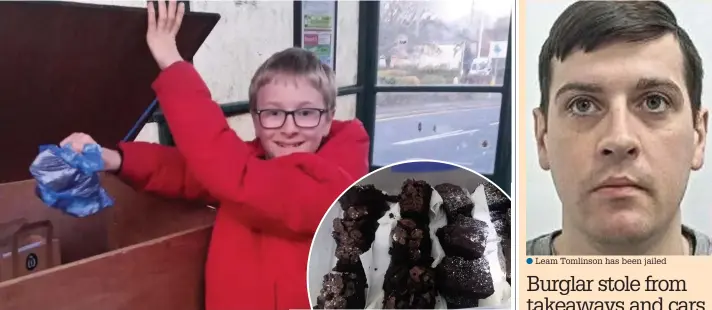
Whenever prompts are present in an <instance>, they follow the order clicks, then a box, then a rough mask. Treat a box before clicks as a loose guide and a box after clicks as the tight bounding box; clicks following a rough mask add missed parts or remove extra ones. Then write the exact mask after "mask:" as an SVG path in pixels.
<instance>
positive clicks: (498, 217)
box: [490, 208, 512, 281]
mask: <svg viewBox="0 0 712 310" xmlns="http://www.w3.org/2000/svg"><path fill="white" fill-rule="evenodd" d="M490 217H491V218H492V224H493V225H494V228H495V231H497V235H499V237H500V242H499V246H500V247H501V248H502V254H503V255H504V259H505V267H506V272H507V281H510V280H511V279H510V276H511V267H512V259H511V256H512V254H511V253H512V250H511V247H512V239H511V209H509V208H507V209H504V210H492V211H490Z"/></svg>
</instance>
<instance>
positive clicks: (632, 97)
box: [526, 1, 712, 255]
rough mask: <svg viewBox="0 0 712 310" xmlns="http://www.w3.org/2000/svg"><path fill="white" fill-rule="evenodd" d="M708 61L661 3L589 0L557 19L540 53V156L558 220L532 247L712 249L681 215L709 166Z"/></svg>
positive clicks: (574, 251) (647, 251) (655, 251)
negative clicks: (696, 177)
mask: <svg viewBox="0 0 712 310" xmlns="http://www.w3.org/2000/svg"><path fill="white" fill-rule="evenodd" d="M702 71H703V70H702V60H701V59H700V56H699V54H698V51H697V49H696V48H695V45H694V44H693V42H692V41H691V39H690V38H689V36H688V34H687V33H686V32H685V30H684V29H682V28H681V27H680V26H679V25H678V23H677V20H676V17H675V15H674V13H673V12H672V11H671V10H670V8H669V7H668V6H666V5H665V4H664V3H662V2H658V1H625V2H624V1H605V2H604V1H581V2H575V3H574V4H572V5H570V6H569V7H568V8H567V9H566V10H565V11H564V12H563V13H562V14H561V15H560V16H559V18H558V19H557V20H556V21H555V23H554V25H553V26H552V28H551V31H550V33H549V37H548V38H547V40H546V41H545V43H544V45H543V46H542V49H541V52H540V56H539V72H538V73H539V87H540V92H541V101H540V105H539V107H538V108H536V109H535V110H534V123H535V137H536V145H537V151H538V159H539V166H540V167H541V168H542V169H544V170H548V171H550V173H551V176H552V178H553V181H554V186H555V188H556V192H557V194H558V196H559V199H560V200H561V203H562V228H561V230H557V231H554V232H553V233H550V234H546V235H542V236H538V237H536V238H534V239H532V240H530V241H528V242H527V245H526V252H527V255H711V254H712V250H710V248H711V247H710V238H709V237H707V236H706V235H704V234H702V233H700V232H698V231H695V230H693V229H691V228H689V227H687V226H684V225H683V224H682V223H681V214H680V203H681V201H682V199H683V196H684V193H685V189H686V187H687V183H688V180H689V177H690V174H691V172H692V171H695V170H699V169H701V168H702V166H703V159H704V151H705V140H706V135H707V118H708V113H707V110H706V109H705V108H704V107H702V105H701V100H702V99H701V98H702V78H703V72H702Z"/></svg>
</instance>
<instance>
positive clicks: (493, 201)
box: [483, 182, 510, 211]
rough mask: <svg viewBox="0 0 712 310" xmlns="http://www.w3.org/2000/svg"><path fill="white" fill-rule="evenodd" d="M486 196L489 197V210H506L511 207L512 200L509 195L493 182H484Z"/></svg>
mask: <svg viewBox="0 0 712 310" xmlns="http://www.w3.org/2000/svg"><path fill="white" fill-rule="evenodd" d="M483 186H484V189H485V197H486V198H487V206H488V207H489V210H490V211H491V210H504V209H509V206H510V200H509V198H507V196H506V195H505V194H504V193H503V192H502V191H501V190H499V188H497V186H495V185H494V184H492V183H489V182H487V183H484V184H483Z"/></svg>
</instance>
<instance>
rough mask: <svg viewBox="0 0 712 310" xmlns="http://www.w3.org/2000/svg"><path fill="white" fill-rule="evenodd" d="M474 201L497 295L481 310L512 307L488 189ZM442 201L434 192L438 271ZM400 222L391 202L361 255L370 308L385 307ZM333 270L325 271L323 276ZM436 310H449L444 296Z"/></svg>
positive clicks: (432, 215) (483, 301) (481, 188)
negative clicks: (485, 234) (394, 233)
mask: <svg viewBox="0 0 712 310" xmlns="http://www.w3.org/2000/svg"><path fill="white" fill-rule="evenodd" d="M463 190H464V191H465V192H466V193H469V191H467V190H466V189H464V188H463ZM384 193H385V192H384ZM470 198H471V199H472V201H473V203H474V205H475V208H474V209H473V210H472V217H473V218H475V219H477V220H480V221H483V222H485V223H486V224H487V230H488V237H487V244H486V245H485V252H484V256H485V257H486V258H487V261H488V263H489V266H490V274H491V276H492V283H493V285H494V294H492V295H491V296H489V297H488V298H485V299H481V300H480V302H479V306H478V307H477V309H480V308H489V309H503V308H508V307H509V305H510V298H511V287H510V285H509V283H507V279H506V274H505V271H504V269H503V268H502V266H503V265H504V264H503V262H502V261H501V257H503V255H502V253H501V252H502V250H501V248H500V245H499V242H500V237H499V236H498V235H497V231H496V230H495V229H494V224H493V223H492V219H491V218H490V213H489V206H488V205H487V197H486V195H485V191H484V186H483V185H480V186H478V187H477V189H476V190H475V191H474V192H473V193H472V194H471V195H470ZM442 202H443V200H442V197H441V196H440V194H439V193H438V192H437V191H436V190H435V189H433V195H432V197H431V199H430V225H429V227H430V238H431V240H432V245H433V247H432V253H431V254H432V256H433V259H434V262H433V264H432V267H433V268H435V267H436V266H437V265H438V264H439V263H440V262H441V261H442V259H443V258H444V257H445V252H444V251H443V249H442V246H441V244H440V240H439V239H438V238H437V236H436V235H435V233H436V232H437V230H438V229H439V228H441V227H443V226H445V225H446V224H447V219H446V216H445V212H444V210H443V209H442V206H441V205H442ZM334 207H335V208H339V212H338V213H339V215H338V217H339V218H343V210H341V206H340V204H338V203H336V204H334ZM391 214H392V217H391ZM400 219H401V216H400V207H399V205H398V203H390V210H389V211H388V212H386V213H385V215H384V216H383V217H381V218H380V219H379V220H378V223H379V226H378V229H377V230H376V236H375V240H374V242H373V244H372V245H371V248H370V249H369V250H368V251H366V252H365V253H363V254H361V256H360V258H361V263H362V265H363V269H364V271H365V273H366V280H367V283H368V288H367V289H366V309H382V308H383V299H384V298H385V293H384V292H383V282H384V279H385V275H386V270H387V269H388V265H389V264H390V262H391V256H390V254H388V251H389V249H390V247H391V243H392V238H391V232H392V231H393V228H395V227H396V224H397V222H398V220H400ZM324 225H329V232H331V231H332V229H333V228H332V226H331V225H332V224H331V222H328V223H326V222H325V223H324ZM331 240H332V241H331V242H332V244H331V245H330V246H329V248H331V249H335V248H336V241H334V240H333V239H331ZM324 246H326V245H324ZM331 256H332V259H331V264H330V267H329V271H330V270H331V269H332V268H334V267H335V266H336V262H337V259H336V255H335V253H333V251H332V252H331ZM329 271H327V272H324V273H323V274H322V276H323V275H325V274H326V273H328V272H329ZM318 285H321V281H319V283H318ZM317 296H318V295H317ZM317 296H310V297H311V298H312V299H313V300H312V301H311V302H312V303H315V302H316V297H317ZM434 309H447V304H446V302H445V300H444V299H443V298H442V296H440V295H438V296H437V297H436V302H435V308H434Z"/></svg>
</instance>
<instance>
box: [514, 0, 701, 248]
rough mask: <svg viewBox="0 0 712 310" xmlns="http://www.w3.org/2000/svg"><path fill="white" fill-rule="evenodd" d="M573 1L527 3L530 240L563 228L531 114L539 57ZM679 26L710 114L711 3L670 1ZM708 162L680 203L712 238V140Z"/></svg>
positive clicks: (687, 220)
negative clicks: (699, 71)
mask: <svg viewBox="0 0 712 310" xmlns="http://www.w3.org/2000/svg"><path fill="white" fill-rule="evenodd" d="M572 2H573V1H528V2H527V5H526V7H525V10H526V11H525V12H521V14H522V16H525V18H526V20H525V22H524V23H525V24H524V28H523V29H525V32H524V33H522V34H520V35H521V36H522V38H524V40H525V42H524V48H525V50H524V53H525V59H524V66H525V67H524V70H525V72H524V74H525V75H526V77H525V79H524V80H525V81H526V82H525V83H526V85H525V89H526V91H525V94H522V98H523V100H525V103H526V113H525V114H524V115H521V116H520V117H522V120H520V122H523V124H524V126H525V129H524V130H525V132H526V135H525V136H524V137H522V138H523V139H525V141H526V148H525V150H524V154H523V156H525V157H526V164H525V165H526V182H527V183H526V196H525V198H526V202H527V205H526V209H527V212H526V233H527V239H531V238H533V237H535V236H537V235H540V234H544V233H549V232H551V231H552V230H554V229H559V228H560V227H561V203H560V201H559V199H558V196H557V195H556V192H555V190H554V186H553V183H552V180H551V176H550V175H549V173H548V172H545V171H543V170H541V169H540V168H539V164H538V162H537V154H536V144H535V140H534V122H533V118H532V115H531V111H532V110H533V109H534V108H535V107H537V106H539V82H538V76H537V74H538V69H537V66H538V57H539V52H540V50H541V45H542V44H543V43H544V40H546V37H547V35H548V33H549V29H550V28H551V26H552V24H553V23H554V20H555V19H556V18H557V17H558V16H559V14H561V12H563V11H564V9H565V8H566V7H567V6H568V5H569V4H570V3H572ZM666 2H667V3H668V4H669V5H670V7H671V8H672V10H673V11H674V13H675V15H676V16H677V18H678V21H679V23H680V24H681V25H682V27H684V28H685V30H686V31H687V32H688V33H689V35H690V37H691V38H692V41H693V42H694V43H695V46H696V47H697V49H698V51H699V53H700V55H701V57H702V61H703V65H704V69H705V72H706V73H707V74H706V75H707V76H706V77H705V78H704V81H703V92H702V105H703V106H705V107H707V108H708V109H712V95H711V94H710V92H712V39H710V36H709V34H708V33H709V17H708V16H707V15H705V14H700V12H712V2H709V1H684V2H683V1H666ZM708 137H709V139H708V142H707V144H708V148H707V154H706V157H705V162H706V163H707V165H706V167H703V169H701V170H700V171H698V172H695V173H693V175H692V177H691V179H690V182H689V185H688V188H687V193H686V195H685V199H684V200H683V202H682V217H683V218H682V220H683V223H685V224H687V225H690V226H692V227H693V228H696V229H698V230H700V231H702V232H704V233H707V234H712V225H711V224H712V212H710V207H712V191H710V184H712V166H711V165H712V136H708Z"/></svg>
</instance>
